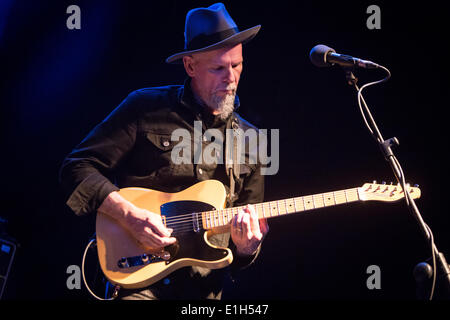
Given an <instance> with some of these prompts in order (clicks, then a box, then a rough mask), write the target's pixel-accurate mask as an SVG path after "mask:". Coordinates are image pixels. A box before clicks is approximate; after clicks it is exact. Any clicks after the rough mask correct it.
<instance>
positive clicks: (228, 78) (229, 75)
mask: <svg viewBox="0 0 450 320" xmlns="http://www.w3.org/2000/svg"><path fill="white" fill-rule="evenodd" d="M225 72H226V74H225V80H224V81H225V82H227V83H234V82H236V76H235V74H234V70H233V67H232V66H230V67H228V68H227V69H226V71H225Z"/></svg>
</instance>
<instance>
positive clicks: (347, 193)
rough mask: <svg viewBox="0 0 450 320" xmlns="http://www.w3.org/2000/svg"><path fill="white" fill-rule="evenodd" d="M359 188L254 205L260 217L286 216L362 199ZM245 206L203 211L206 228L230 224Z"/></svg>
mask: <svg viewBox="0 0 450 320" xmlns="http://www.w3.org/2000/svg"><path fill="white" fill-rule="evenodd" d="M359 189H360V188H351V189H345V190H340V191H332V192H326V193H319V194H314V195H309V196H303V197H295V198H288V199H283V200H276V201H267V202H262V203H258V204H254V205H253V206H254V207H255V210H256V212H257V214H258V218H259V219H268V218H273V217H280V216H284V215H287V214H291V213H298V212H303V211H309V210H313V209H319V208H324V207H332V206H336V205H340V204H345V203H350V202H356V201H359V200H361V198H360V194H359ZM244 207H245V206H239V207H233V208H225V209H221V210H213V211H206V212H202V213H201V215H202V220H203V227H204V229H211V228H216V227H221V226H226V225H228V224H229V223H230V222H231V220H232V219H233V217H234V216H235V215H237V213H238V211H239V209H242V208H244Z"/></svg>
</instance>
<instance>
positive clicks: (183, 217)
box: [166, 195, 350, 222]
mask: <svg viewBox="0 0 450 320" xmlns="http://www.w3.org/2000/svg"><path fill="white" fill-rule="evenodd" d="M315 196H316V197H319V196H318V195H315ZM305 197H306V198H307V197H310V196H305ZM305 197H304V198H305ZM346 197H348V195H347V196H346V195H336V197H335V198H336V200H338V199H339V200H344V199H345V202H350V201H348V200H347V199H346ZM298 199H299V198H291V199H285V200H278V202H279V201H288V200H294V201H301V200H298ZM328 200H330V198H328ZM321 201H322V203H323V204H324V206H326V203H325V202H326V201H323V199H321ZM313 202H315V201H313ZM272 203H277V201H272V202H266V203H260V204H256V205H255V207H256V208H257V209H262V207H264V206H269V207H271V204H272ZM308 203H309V202H308ZM334 204H337V203H334ZM314 205H315V204H313V206H314ZM285 207H286V205H285ZM320 207H322V206H320ZM239 208H241V207H233V208H226V209H221V210H214V211H205V212H201V213H199V214H205V215H206V216H208V215H209V216H211V213H212V215H213V216H214V218H215V219H219V217H218V216H224V215H229V214H230V213H231V214H232V215H235V214H236V213H234V212H232V211H235V210H237V209H239ZM286 208H287V207H286ZM302 209H303V210H305V208H302ZM306 209H308V208H306ZM230 211H231V212H230ZM299 211H302V210H299ZM193 214H195V212H194V213H189V214H184V215H179V216H176V217H166V220H170V221H171V222H175V221H181V222H182V221H187V220H188V221H194V220H195V218H193ZM197 214H198V213H197ZM221 220H223V218H222V219H221Z"/></svg>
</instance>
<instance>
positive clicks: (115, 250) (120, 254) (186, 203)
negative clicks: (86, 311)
mask: <svg viewBox="0 0 450 320" xmlns="http://www.w3.org/2000/svg"><path fill="white" fill-rule="evenodd" d="M119 193H120V195H122V196H123V197H124V198H125V199H127V200H129V201H131V202H132V203H133V204H134V205H136V206H137V207H140V208H144V209H147V210H149V211H151V212H154V213H159V214H161V213H162V212H161V211H162V210H164V206H163V205H164V204H178V205H175V206H173V205H172V206H169V208H168V210H167V211H166V212H165V215H164V217H163V222H164V223H165V224H166V225H169V226H170V223H169V220H170V219H173V223H174V226H175V227H174V228H173V227H172V228H173V229H174V232H173V236H175V237H176V238H177V243H175V244H174V245H171V246H169V247H166V248H164V249H163V250H164V251H163V254H160V253H158V252H149V251H148V250H146V248H144V247H143V246H141V245H140V244H138V243H137V242H136V241H135V240H134V238H133V236H132V235H131V234H129V233H128V231H127V230H126V229H124V228H123V227H122V226H121V225H119V224H118V223H117V222H116V221H115V220H114V219H112V218H110V217H109V216H107V215H105V214H102V213H97V221H96V235H97V249H98V257H99V262H100V266H101V268H102V271H103V273H104V274H105V276H106V277H107V278H108V279H109V281H110V282H112V283H113V284H115V285H119V286H121V287H123V288H142V287H146V286H148V285H150V284H152V283H154V282H156V281H158V280H161V279H163V278H164V277H166V276H167V275H168V274H170V273H171V272H173V271H175V270H177V269H179V268H182V267H185V266H200V267H205V268H209V269H218V268H223V267H226V266H227V265H229V264H230V263H231V262H232V261H233V255H232V253H231V250H230V249H228V248H220V247H215V246H214V245H212V244H211V243H209V242H208V237H209V236H210V235H211V234H213V233H215V232H224V231H226V228H225V229H224V228H217V229H216V230H214V229H213V228H211V229H209V230H204V228H203V227H202V226H201V225H200V226H199V225H198V224H197V222H198V221H196V220H192V215H191V214H190V213H192V212H193V211H192V210H194V211H196V212H201V211H206V210H215V209H222V208H224V206H225V203H226V202H225V201H226V191H225V188H224V186H223V184H222V183H221V182H219V181H216V180H207V181H203V182H200V183H197V184H195V185H193V186H191V187H190V188H187V189H185V190H183V191H180V192H177V193H165V192H160V191H156V190H151V189H145V188H124V189H121V190H120V191H119ZM177 216H180V218H177ZM186 216H187V218H186ZM199 219H200V224H201V223H202V222H201V217H199ZM177 220H179V222H178V221H177ZM186 221H187V222H186ZM177 223H178V224H177ZM177 226H179V228H178V229H177ZM191 227H192V228H191ZM144 254H146V256H143V255H144ZM158 254H159V255H160V256H161V257H159V256H158ZM167 254H168V255H169V257H167ZM164 255H165V256H164ZM123 258H125V259H127V260H122V259H123ZM146 258H147V259H149V260H145V259H146ZM152 260H153V261H152Z"/></svg>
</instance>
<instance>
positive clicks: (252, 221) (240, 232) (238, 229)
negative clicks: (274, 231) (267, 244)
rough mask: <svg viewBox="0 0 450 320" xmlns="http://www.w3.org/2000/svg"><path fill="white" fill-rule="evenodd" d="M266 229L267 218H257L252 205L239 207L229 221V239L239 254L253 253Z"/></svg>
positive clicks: (267, 226) (267, 227)
mask: <svg viewBox="0 0 450 320" xmlns="http://www.w3.org/2000/svg"><path fill="white" fill-rule="evenodd" d="M268 231H269V225H268V224H267V220H266V219H261V220H259V219H258V214H257V213H256V210H255V207H254V206H252V205H247V206H246V207H244V208H243V209H239V211H238V214H237V215H236V216H234V217H233V220H232V221H231V239H232V240H233V242H234V244H235V245H236V250H237V253H238V254H239V255H247V256H248V255H253V254H255V253H256V250H257V249H258V247H259V245H260V244H261V242H262V241H263V239H264V237H265V236H266V234H267V232H268Z"/></svg>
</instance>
